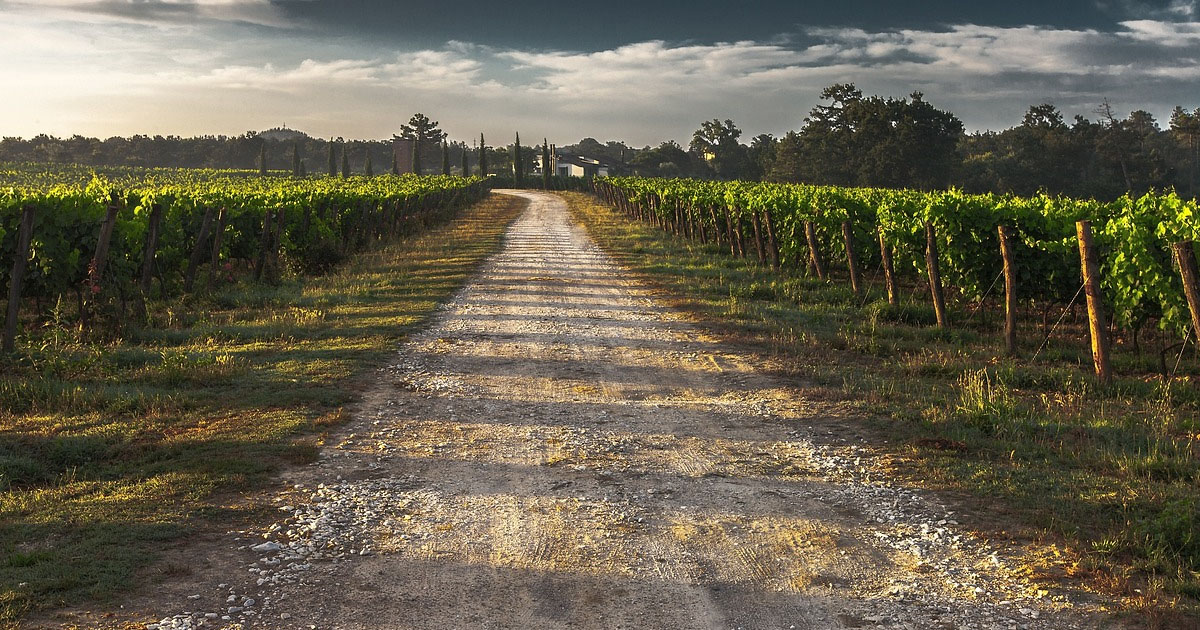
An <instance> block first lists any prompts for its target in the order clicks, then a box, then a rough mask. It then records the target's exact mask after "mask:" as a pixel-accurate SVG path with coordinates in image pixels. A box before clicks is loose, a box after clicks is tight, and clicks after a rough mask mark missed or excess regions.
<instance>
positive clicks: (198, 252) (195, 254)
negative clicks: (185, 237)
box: [183, 207, 213, 293]
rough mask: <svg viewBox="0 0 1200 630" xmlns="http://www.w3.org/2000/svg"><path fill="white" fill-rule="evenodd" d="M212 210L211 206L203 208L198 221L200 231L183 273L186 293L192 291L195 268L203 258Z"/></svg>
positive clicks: (194, 281) (194, 280)
mask: <svg viewBox="0 0 1200 630" xmlns="http://www.w3.org/2000/svg"><path fill="white" fill-rule="evenodd" d="M212 215H213V210H212V208H211V207H209V208H206V209H205V210H204V220H203V221H201V223H200V233H199V234H197V235H196V245H195V247H193V248H192V255H191V257H189V258H188V266H187V271H186V272H184V274H183V290H184V291H187V292H188V293H191V292H192V286H193V285H194V284H195V283H196V269H197V268H198V267H199V266H200V261H201V260H202V259H203V258H204V242H205V241H207V240H208V229H209V224H210V223H212Z"/></svg>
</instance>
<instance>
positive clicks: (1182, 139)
mask: <svg viewBox="0 0 1200 630" xmlns="http://www.w3.org/2000/svg"><path fill="white" fill-rule="evenodd" d="M1095 115H1096V119H1095V120H1091V119H1088V118H1086V117H1084V116H1075V118H1074V119H1073V120H1072V121H1070V122H1068V121H1067V120H1065V119H1064V117H1063V114H1062V112H1060V111H1059V110H1058V109H1057V108H1056V107H1055V106H1054V105H1052V104H1049V103H1045V104H1039V105H1034V106H1031V107H1030V108H1029V110H1028V111H1027V112H1026V113H1025V116H1024V118H1023V120H1022V121H1021V123H1020V124H1019V125H1017V126H1015V127H1012V128H1010V129H1005V130H1003V131H981V132H975V133H969V134H968V133H966V132H965V131H964V128H963V124H962V121H961V120H959V119H958V117H957V116H955V115H954V114H953V113H950V112H948V111H944V110H940V109H938V108H936V107H934V106H933V105H931V104H930V103H929V102H928V101H926V100H925V96H924V95H923V94H921V93H920V92H913V93H912V94H910V95H909V96H908V97H906V98H892V97H882V96H865V95H863V93H862V91H861V90H859V89H858V88H857V87H855V86H854V85H853V84H850V83H845V84H837V85H833V86H830V87H828V88H826V89H825V90H824V91H822V93H821V102H820V104H818V105H817V106H816V107H814V108H813V109H812V111H811V112H810V113H809V114H808V116H807V117H806V118H805V119H804V124H803V126H802V127H801V128H800V129H799V130H797V131H790V132H788V133H786V134H784V135H783V137H780V138H775V137H773V136H771V135H769V134H763V135H759V136H756V137H754V138H753V139H752V140H751V141H750V142H749V143H748V144H743V143H742V142H741V141H740V138H741V133H742V132H741V130H740V129H738V128H737V126H736V125H735V124H734V122H733V121H731V120H724V121H721V120H711V121H706V122H704V123H703V124H702V125H701V127H700V128H699V129H697V130H696V132H695V133H694V134H693V135H692V141H691V143H690V144H689V146H688V147H687V148H686V149H685V148H684V147H682V146H680V145H678V144H676V143H674V142H665V143H663V144H661V145H659V146H658V147H655V148H653V149H647V150H644V151H640V152H638V153H637V155H636V156H635V157H633V159H632V160H631V161H630V163H629V167H630V171H631V172H632V173H634V174H639V175H648V176H660V177H676V176H689V177H700V178H713V179H724V180H731V179H744V180H763V181H778V182H797V183H809V184H821V185H836V186H869V187H888V188H913V189H919V190H934V189H943V188H948V187H951V186H954V187H958V188H961V189H964V190H966V191H968V192H977V193H985V192H996V193H1015V194H1019V195H1030V194H1033V193H1036V192H1038V191H1046V192H1049V193H1054V194H1065V195H1070V196H1074V197H1090V198H1096V199H1114V198H1116V197H1119V196H1121V195H1122V194H1125V193H1126V192H1131V193H1144V192H1147V191H1150V190H1167V189H1174V190H1176V191H1177V192H1178V193H1179V194H1181V195H1185V196H1188V197H1195V196H1196V195H1197V193H1200V108H1197V109H1195V110H1193V111H1188V110H1186V109H1184V108H1183V107H1177V108H1175V110H1174V112H1172V114H1171V117H1170V120H1169V121H1167V123H1166V127H1165V128H1164V126H1163V124H1161V123H1160V122H1159V121H1157V120H1156V119H1155V118H1154V116H1153V115H1152V114H1150V113H1149V112H1146V111H1144V110H1137V111H1133V112H1131V113H1130V114H1129V115H1128V116H1124V117H1121V116H1118V115H1117V114H1116V113H1115V112H1114V111H1113V108H1112V107H1111V106H1110V105H1109V104H1108V103H1107V102H1102V103H1100V104H1098V105H1097V108H1096V110H1095Z"/></svg>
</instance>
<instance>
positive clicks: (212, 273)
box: [208, 207, 225, 289]
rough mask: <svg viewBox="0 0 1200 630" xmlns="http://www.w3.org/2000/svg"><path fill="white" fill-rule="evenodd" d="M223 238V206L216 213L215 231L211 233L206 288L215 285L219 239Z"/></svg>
mask: <svg viewBox="0 0 1200 630" xmlns="http://www.w3.org/2000/svg"><path fill="white" fill-rule="evenodd" d="M224 239H225V208H224V207H222V208H221V211H220V212H218V213H217V231H216V232H214V233H213V245H212V256H211V257H210V258H209V266H208V288H209V289H212V288H213V287H215V286H217V273H219V270H218V269H217V265H219V264H220V263H221V245H222V243H221V241H223V240H224Z"/></svg>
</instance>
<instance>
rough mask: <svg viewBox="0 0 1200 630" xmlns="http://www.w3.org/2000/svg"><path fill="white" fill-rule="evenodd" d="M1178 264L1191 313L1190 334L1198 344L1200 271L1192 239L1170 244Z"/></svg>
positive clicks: (1199, 332) (1199, 340) (1199, 331)
mask: <svg viewBox="0 0 1200 630" xmlns="http://www.w3.org/2000/svg"><path fill="white" fill-rule="evenodd" d="M1171 250H1172V251H1173V252H1174V253H1175V260H1176V262H1177V263H1178V264H1179V275H1180V277H1181V278H1182V279H1183V294H1184V296H1185V297H1187V303H1188V310H1189V311H1191V313H1192V335H1193V340H1194V341H1195V342H1196V345H1198V346H1200V271H1197V269H1196V250H1195V248H1194V247H1193V246H1192V241H1184V242H1182V243H1175V244H1174V245H1172V246H1171Z"/></svg>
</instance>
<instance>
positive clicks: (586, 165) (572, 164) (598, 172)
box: [537, 151, 611, 177]
mask: <svg viewBox="0 0 1200 630" xmlns="http://www.w3.org/2000/svg"><path fill="white" fill-rule="evenodd" d="M541 162H542V157H541V156H540V155H539V156H538V170H537V173H538V174H541V172H542V170H541V169H542V168H544V167H545V165H543V164H542V163H541ZM550 168H551V169H552V172H553V173H554V174H555V175H559V176H562V177H608V171H609V168H611V165H610V164H609V163H608V162H605V161H603V160H598V159H595V158H590V157H586V156H582V155H570V154H565V153H559V152H558V151H555V152H554V153H553V154H552V155H551V157H550Z"/></svg>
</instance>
